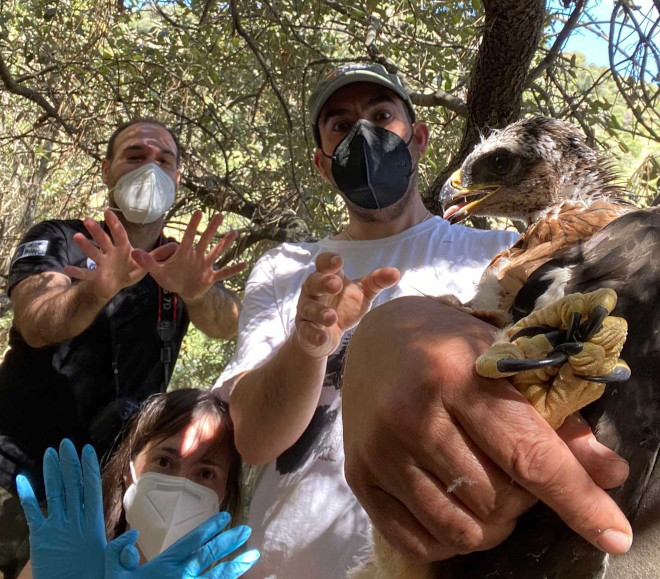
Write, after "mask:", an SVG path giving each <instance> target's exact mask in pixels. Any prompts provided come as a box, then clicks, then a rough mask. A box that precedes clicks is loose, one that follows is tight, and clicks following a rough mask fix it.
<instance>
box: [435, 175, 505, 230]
mask: <svg viewBox="0 0 660 579" xmlns="http://www.w3.org/2000/svg"><path fill="white" fill-rule="evenodd" d="M461 181H462V170H461V169H458V171H455V172H454V173H453V174H452V175H451V177H449V179H447V181H446V182H445V184H444V185H443V186H442V190H441V191H440V204H441V205H442V209H443V211H444V213H443V215H442V217H443V218H444V219H447V220H448V221H449V222H450V223H458V222H459V221H462V220H463V219H465V218H467V217H469V215H470V214H471V213H473V212H474V209H475V208H476V207H477V205H479V203H481V202H482V201H483V200H484V199H488V198H489V197H490V196H491V195H493V194H494V193H496V192H497V191H499V189H500V187H499V185H471V186H469V187H463V185H461Z"/></svg>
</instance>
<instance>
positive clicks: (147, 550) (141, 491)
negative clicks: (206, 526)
mask: <svg viewBox="0 0 660 579" xmlns="http://www.w3.org/2000/svg"><path fill="white" fill-rule="evenodd" d="M131 474H132V476H133V484H131V486H129V487H128V489H127V490H126V493H125V494H124V512H125V514H126V521H127V522H128V524H129V525H130V527H131V529H137V530H138V531H139V532H140V534H139V536H138V540H137V544H138V546H139V547H140V550H141V551H142V553H143V555H144V556H145V557H146V559H147V560H151V559H153V558H154V557H156V556H157V555H158V554H159V553H162V552H163V551H164V550H165V549H167V547H169V546H170V545H172V544H173V543H175V542H176V541H178V540H179V539H180V538H181V537H183V536H184V535H185V534H186V533H188V532H190V531H192V530H193V529H194V528H195V527H197V526H199V525H201V524H202V523H203V522H204V521H206V520H208V519H210V518H211V517H212V516H213V515H215V514H217V513H218V509H219V507H220V501H219V499H218V495H217V494H216V493H215V491H213V490H212V489H210V488H208V487H205V486H202V485H200V484H197V483H195V482H193V481H191V480H188V479H187V478H183V477H178V476H170V475H166V474H161V473H157V472H145V473H143V474H142V475H141V476H140V477H139V478H137V482H136V477H135V471H134V469H133V463H131Z"/></svg>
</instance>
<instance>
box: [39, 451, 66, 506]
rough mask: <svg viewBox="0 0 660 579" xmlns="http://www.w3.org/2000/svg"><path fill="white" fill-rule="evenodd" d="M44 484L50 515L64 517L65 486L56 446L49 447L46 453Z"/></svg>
mask: <svg viewBox="0 0 660 579" xmlns="http://www.w3.org/2000/svg"><path fill="white" fill-rule="evenodd" d="M44 485H45V487H46V502H47V503H48V517H49V518H51V517H62V516H63V515H64V486H63V485H62V469H61V467H60V459H59V457H58V456H57V452H56V451H55V449H54V448H48V449H46V452H45V453H44Z"/></svg>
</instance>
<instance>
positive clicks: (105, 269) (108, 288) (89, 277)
mask: <svg viewBox="0 0 660 579" xmlns="http://www.w3.org/2000/svg"><path fill="white" fill-rule="evenodd" d="M103 215H104V218H105V223H106V225H107V226H108V229H109V230H110V235H108V234H107V233H106V232H105V231H103V228H102V227H101V226H100V225H99V224H98V223H97V222H96V221H94V220H93V219H90V218H87V219H85V221H84V222H83V223H84V225H85V229H87V231H88V232H89V234H90V235H91V236H92V239H93V240H94V242H95V243H96V245H95V244H94V243H92V242H91V241H90V240H89V239H87V238H86V237H85V236H84V235H83V234H82V233H76V234H75V235H74V236H73V241H74V242H75V243H76V245H77V246H78V247H79V248H80V249H81V250H82V251H83V253H84V254H85V255H86V256H87V257H89V258H90V259H91V260H93V261H94V263H95V264H96V268H95V269H85V268H80V267H75V266H72V265H67V266H66V267H65V268H64V273H66V274H67V275H68V276H69V277H72V278H75V279H80V280H85V281H87V282H89V284H90V287H91V288H92V292H93V293H94V295H96V296H98V297H99V298H101V299H104V300H106V301H109V300H110V299H112V298H113V297H114V296H115V295H116V294H117V293H118V292H119V291H120V290H122V289H124V288H125V287H129V286H131V285H133V284H136V283H137V282H139V281H140V280H141V279H142V278H143V277H144V276H145V275H146V273H147V271H146V270H145V269H144V268H143V267H142V266H141V265H140V264H138V262H137V261H135V260H134V259H133V257H132V256H131V252H132V251H133V246H132V245H131V242H130V241H129V240H128V235H127V234H126V230H125V229H124V226H123V225H122V224H121V222H120V221H119V218H118V217H117V216H116V215H115V214H114V213H113V212H112V211H110V210H106V211H105V212H104V214H103ZM169 251H170V252H171V251H172V249H171V248H170V249H169Z"/></svg>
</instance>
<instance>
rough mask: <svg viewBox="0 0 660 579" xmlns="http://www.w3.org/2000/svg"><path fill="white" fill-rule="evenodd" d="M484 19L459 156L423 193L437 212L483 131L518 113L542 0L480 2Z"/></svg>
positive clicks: (535, 43)
mask: <svg viewBox="0 0 660 579" xmlns="http://www.w3.org/2000/svg"><path fill="white" fill-rule="evenodd" d="M483 6H484V10H485V13H486V19H485V23H484V26H483V36H482V40H481V44H480V46H479V50H478V52H477V58H476V62H475V65H474V67H473V69H472V75H471V77H470V84H469V86H468V95H467V103H466V107H467V116H466V122H465V127H464V128H463V137H462V140H461V145H460V147H459V150H458V152H457V153H456V154H455V155H454V157H453V158H452V160H451V161H450V162H449V164H448V165H447V166H446V167H445V168H444V170H443V171H442V172H441V173H440V174H439V175H438V176H437V177H436V179H435V181H434V182H433V183H432V185H431V186H430V187H429V189H428V190H427V191H425V192H424V195H423V197H424V201H425V202H426V205H427V207H429V209H430V210H431V211H432V212H434V213H440V212H441V207H440V206H439V204H438V195H439V193H440V190H441V189H442V186H443V185H444V182H445V181H446V180H447V177H449V175H451V174H452V173H453V172H454V171H455V170H456V169H457V168H458V167H459V166H460V164H461V163H462V162H463V160H464V159H465V158H466V157H467V156H468V154H469V153H470V151H471V150H472V148H473V147H474V145H475V144H476V143H477V142H478V141H479V136H480V131H482V130H483V129H485V128H501V127H504V126H506V125H508V124H510V123H511V122H513V121H515V120H516V119H517V118H518V115H519V114H520V106H521V102H522V94H523V91H524V89H525V81H526V78H527V71H528V68H529V65H530V63H531V62H532V58H533V57H534V53H535V52H536V49H537V47H538V44H539V40H540V38H541V32H542V30H543V20H544V18H545V0H526V1H525V2H520V1H519V0H483Z"/></svg>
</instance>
